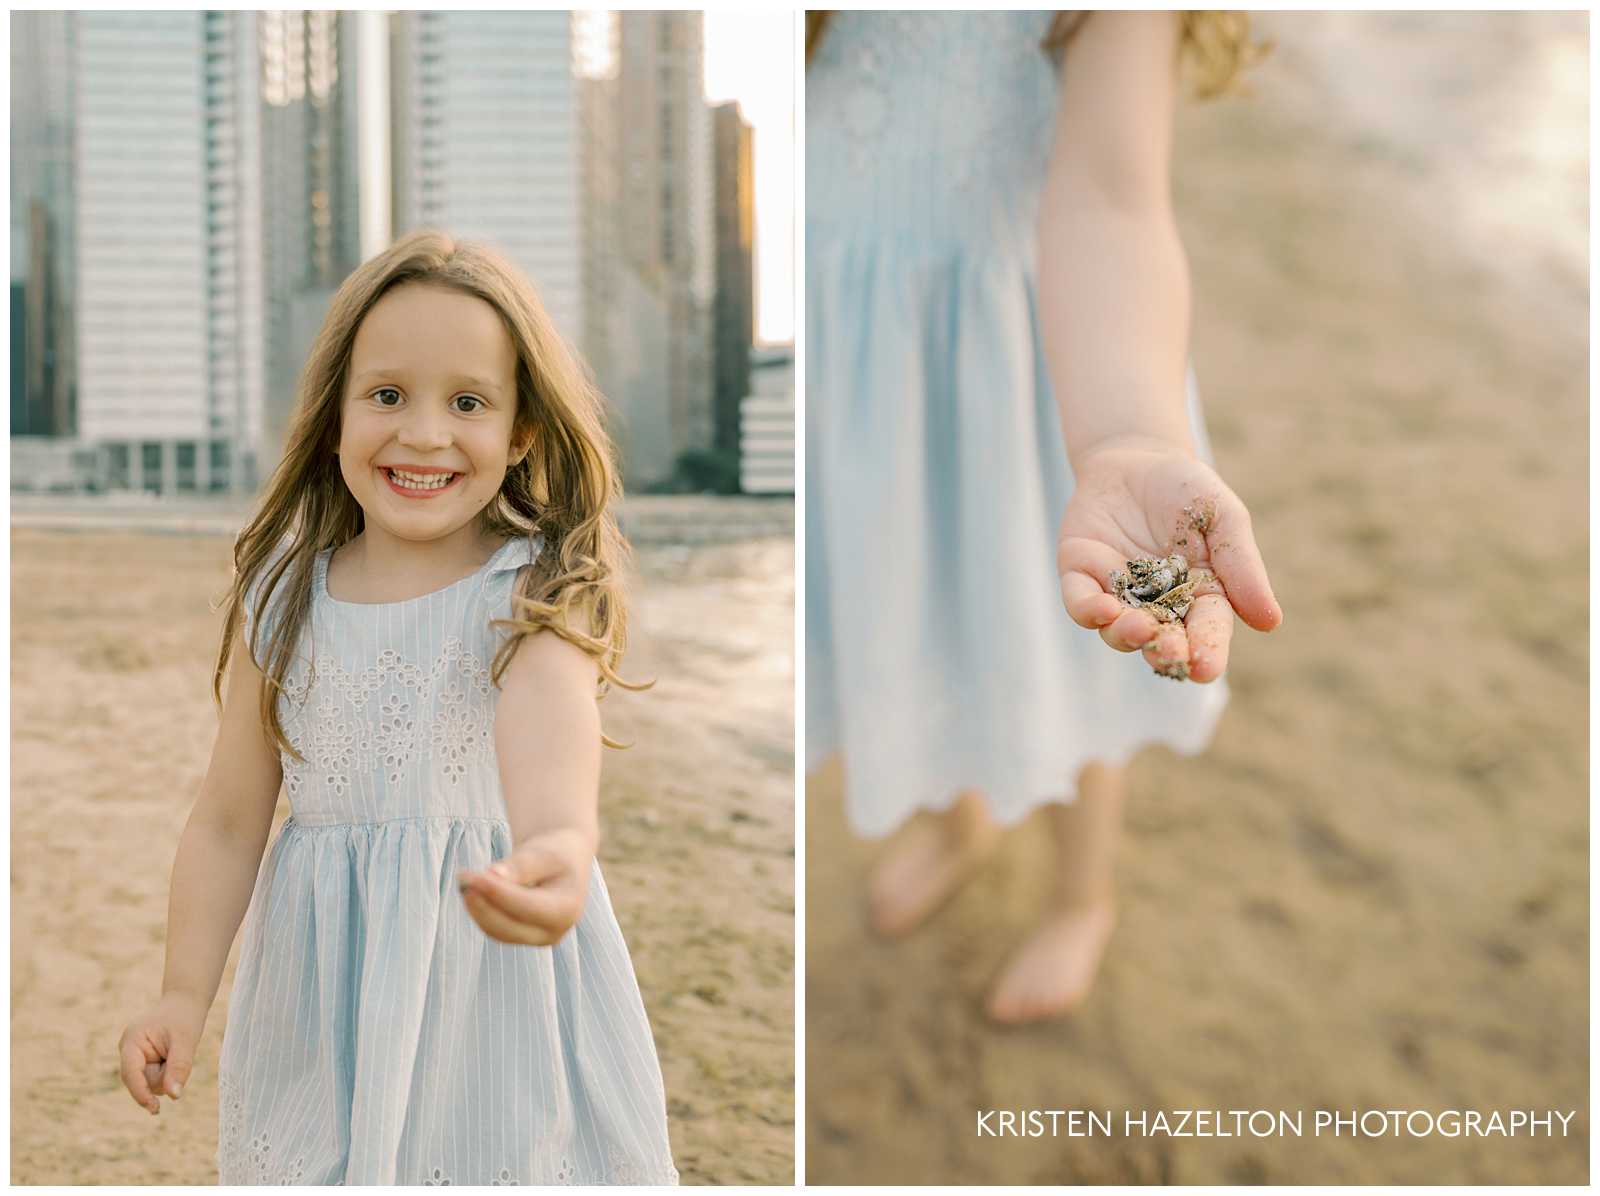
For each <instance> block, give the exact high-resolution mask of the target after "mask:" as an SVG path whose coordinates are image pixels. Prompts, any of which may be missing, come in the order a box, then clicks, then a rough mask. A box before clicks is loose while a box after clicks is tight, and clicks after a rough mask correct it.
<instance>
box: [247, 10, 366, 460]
mask: <svg viewBox="0 0 1600 1196" xmlns="http://www.w3.org/2000/svg"><path fill="white" fill-rule="evenodd" d="M358 19H359V18H358V16H357V14H355V13H349V12H346V13H334V12H325V11H319V12H304V11H293V12H289V11H276V12H263V13H261V14H260V16H259V29H260V41H261V72H262V74H261V78H262V140H263V162H264V166H265V177H266V179H267V180H268V185H267V187H266V188H265V193H264V219H265V228H264V237H265V244H266V270H267V287H266V294H267V303H266V321H267V332H266V340H267V350H266V360H267V370H266V403H265V407H266V411H265V422H266V427H267V432H266V449H265V453H266V456H267V457H268V458H275V457H276V456H277V453H278V452H279V451H280V450H281V446H282V444H283V440H284V435H285V432H286V431H287V428H288V421H289V417H290V415H291V413H292V411H293V403H294V399H295V388H296V384H297V382H298V380H299V376H300V371H301V369H302V368H303V366H304V364H305V360H306V356H307V354H308V353H309V352H310V349H311V344H312V342H313V340H314V339H315V338H316V334H317V331H318V329H319V328H320V327H321V324H322V320H323V318H324V317H325V316H326V314H327V309H328V304H329V302H330V300H331V299H332V297H333V293H334V291H336V290H337V289H338V287H339V284H340V283H342V282H343V281H344V279H345V277H346V276H347V275H348V274H349V273H350V271H352V270H354V269H355V268H356V266H358V265H359V264H360V262H361V227H360V181H359V180H360V168H359V161H358V157H357V151H358V145H357V141H358V138H357V101H358V96H357V66H356V44H357V36H358V35H357V21H358Z"/></svg>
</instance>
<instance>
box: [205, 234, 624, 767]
mask: <svg viewBox="0 0 1600 1196" xmlns="http://www.w3.org/2000/svg"><path fill="white" fill-rule="evenodd" d="M408 283H424V284H428V285H431V286H442V287H449V288H452V289H454V290H457V291H460V292H462V293H463V294H467V295H472V296H475V297H476V298H478V299H482V300H483V301H484V302H486V303H488V304H489V305H490V306H491V307H493V308H494V309H495V310H496V311H497V312H498V313H499V315H500V318H501V320H502V321H503V322H504V324H505V328H506V332H507V333H508V334H509V335H510V337H511V342H512V345H513V346H514V347H515V349H516V353H517V412H516V417H515V420H514V430H513V433H512V440H513V441H514V442H515V443H518V444H522V443H528V444H529V445H530V448H529V451H528V452H527V453H526V454H525V455H524V456H523V458H522V460H521V461H519V462H518V463H517V464H515V465H513V466H511V467H510V468H509V469H507V470H506V476H505V480H504V481H503V482H502V483H501V486H500V493H499V494H498V495H497V496H496V499H495V501H494V502H492V503H490V504H489V505H488V506H487V507H485V508H484V510H483V512H482V513H481V514H480V515H479V516H478V520H479V530H480V531H481V532H482V533H483V534H484V535H485V536H486V537H494V536H521V537H529V538H531V537H533V536H540V537H542V538H543V541H544V550H543V551H542V552H541V553H540V554H539V556H538V559H537V560H536V561H535V562H534V565H533V568H532V569H531V570H530V576H529V577H528V578H527V580H526V581H525V582H524V583H523V585H522V587H521V589H520V590H519V591H518V592H517V593H516V594H515V595H514V596H513V600H512V610H513V617H512V618H510V619H496V620H494V625H495V626H503V627H508V628H510V629H511V631H512V634H511V636H510V637H509V638H508V639H507V640H506V642H505V643H504V644H503V645H502V646H501V647H500V649H499V651H498V652H497V653H496V654H495V657H494V660H493V662H492V663H491V666H490V678H491V681H492V682H493V683H494V684H495V685H498V684H499V683H500V678H501V676H502V675H503V674H504V673H505V670H506V668H507V666H509V665H510V663H511V657H512V655H513V654H514V653H515V652H516V650H517V646H518V645H519V644H520V643H521V640H522V637H523V636H524V635H531V634H534V633H536V632H540V631H551V632H554V633H555V634H556V635H559V636H560V637H561V638H562V639H564V640H567V641H568V642H570V643H573V644H576V645H577V646H578V647H579V648H581V649H583V651H584V652H586V653H588V654H589V655H590V656H591V657H593V658H594V660H595V662H596V664H597V665H598V667H599V672H600V681H599V692H600V694H602V695H603V694H604V693H605V691H606V688H607V686H608V684H616V685H619V686H621V687H622V688H624V689H642V688H645V686H641V685H633V684H630V683H629V682H626V681H624V680H623V679H622V678H621V677H619V676H618V675H617V672H616V667H617V664H618V663H619V661H620V660H621V658H622V653H623V649H624V647H625V646H626V643H627V635H626V624H627V617H626V612H625V610H624V605H623V598H622V582H621V577H620V573H621V571H622V569H623V567H624V566H625V564H626V562H627V560H628V545H627V542H626V541H625V540H624V539H623V538H622V533H621V532H620V530H619V529H618V527H617V522H616V517H615V515H614V514H613V513H612V504H613V503H614V502H615V501H616V500H617V499H619V498H620V497H621V493H622V487H621V483H620V480H619V477H618V472H617V468H616V462H615V455H614V449H613V447H612V444H611V439H610V437H609V436H608V435H607V433H606V430H605V419H604V416H605V405H604V400H603V399H602V398H601V396H600V394H599V392H598V391H597V390H596V389H595V387H594V385H593V383H592V382H591V381H590V379H589V377H588V375H587V373H586V371H585V370H584V368H583V367H582V366H581V364H580V363H579V361H578V359H577V358H576V357H575V356H574V355H573V353H572V352H571V351H570V350H569V349H568V348H567V346H566V345H565V343H563V341H562V339H561V337H560V335H559V334H558V333H557V332H556V330H555V326H554V324H553V323H552V322H551V320H550V317H549V316H548V315H547V314H546V313H545V310H544V307H543V305H542V304H541V303H540V302H539V299H538V296H537V295H536V294H535V293H534V290H533V287H532V286H531V285H530V284H529V283H528V281H527V279H526V278H524V277H523V276H522V275H521V274H520V273H519V272H518V271H517V269H516V268H515V267H514V266H512V265H510V264H509V263H508V262H507V261H505V259H503V258H502V257H500V256H499V255H498V254H497V253H495V252H494V251H493V250H491V249H489V248H487V247H486V246H483V245H479V244H474V243H472V242H467V241H457V240H455V239H454V238H452V237H449V236H447V235H445V234H444V233H440V232H431V231H424V232H416V233H412V234H410V235H409V236H406V237H403V238H402V239H401V240H399V241H397V242H396V243H395V244H394V245H393V246H391V247H390V248H389V249H387V250H385V251H384V252H383V253H380V254H378V255H377V256H376V257H374V258H372V259H371V260H370V261H367V262H365V263H364V264H362V265H361V266H360V267H358V268H357V269H356V270H355V271H354V272H353V273H352V274H351V275H350V277H348V278H347V279H345V281H344V285H343V286H341V287H340V288H339V290H338V292H337V293H336V294H335V295H334V297H333V301H332V303H331V304H330V306H329V309H328V316H327V319H326V320H324V321H323V325H322V331H321V332H320V333H319V334H318V336H317V339H316V343H315V344H313V345H312V347H311V354H310V356H309V358H308V359H307V361H306V366H305V370H304V372H303V373H302V374H301V377H300V386H299V393H298V396H297V399H296V403H295V411H294V416H293V419H292V421H291V423H290V425H289V432H288V437H287V443H286V444H285V446H284V452H283V458H282V460H281V461H280V462H279V464H278V467H277V469H276V470H274V472H273V474H272V477H271V479H270V480H269V481H268V483H267V488H266V491H265V494H264V495H263V497H262V499H261V502H260V505H259V506H258V508H257V510H256V513H255V515H254V517H253V518H252V519H251V520H250V522H249V523H248V524H247V525H246V526H245V528H244V530H243V531H241V532H240V533H239V537H238V539H237V540H236V541H235V543H234V548H233V562H234V577H233V583H232V587H231V589H230V591H229V593H228V596H227V598H226V599H225V600H224V602H225V610H226V614H225V616H224V620H223V629H222V647H221V649H220V651H219V652H218V654H217V666H216V670H215V673H214V674H213V676H212V684H211V690H212V697H213V699H214V700H215V701H216V703H217V705H218V706H219V707H220V706H221V704H222V680H223V675H224V674H225V673H226V671H227V667H228V657H229V655H230V653H231V651H232V647H233V637H234V634H235V631H236V629H237V627H238V625H239V620H240V617H241V615H242V612H243V608H244V604H245V602H246V601H247V600H248V596H249V595H250V593H251V592H252V588H253V587H255V585H256V581H257V579H258V577H260V578H261V585H260V586H259V588H258V590H257V592H258V595H259V596H258V598H257V599H256V605H255V609H254V610H253V611H252V612H251V613H252V615H253V616H254V626H253V628H252V633H251V636H250V640H251V642H250V643H249V644H248V645H247V647H248V649H249V652H250V655H251V657H252V659H254V661H255V662H256V665H257V667H258V668H260V670H261V672H262V673H263V675H264V676H265V678H266V681H267V684H266V685H264V686H263V687H262V694H261V721H262V725H263V726H264V727H266V728H267V730H268V732H269V733H270V735H271V736H272V738H273V739H274V740H275V741H276V742H277V744H278V745H279V746H280V747H281V748H283V749H284V750H286V751H288V752H290V753H292V754H293V755H294V756H295V758H296V759H301V758H302V757H301V756H300V753H299V752H297V751H296V750H295V748H294V746H293V745H292V744H290V742H289V740H288V737H287V736H286V734H285V733H284V729H283V723H282V721H281V720H280V718H279V715H278V702H277V698H278V695H279V694H280V693H281V692H282V691H283V683H284V678H285V676H286V675H287V673H288V670H289V666H290V663H291V661H292V660H293V657H294V652H295V646H296V645H297V643H298V642H299V638H300V632H301V629H302V628H303V626H304V625H305V621H306V618H307V617H308V615H309V613H310V609H311V590H312V576H313V566H314V563H315V559H316V555H317V553H319V552H321V551H322V550H323V549H325V548H337V547H339V546H340V545H342V544H345V543H347V542H348V541H349V540H351V539H352V538H353V537H355V536H356V535H357V534H358V533H359V532H360V531H361V529H362V526H363V517H362V511H361V507H360V506H359V505H358V504H357V503H356V500H355V497H354V496H353V495H352V494H351V493H350V490H349V488H348V487H347V486H346V485H345V483H344V477H343V475H342V474H341V473H340V471H339V464H338V457H337V456H336V455H335V450H337V449H338V447H339V432H340V415H341V409H342V407H343V403H344V389H345V382H346V379H347V375H348V372H349V368H350V355H351V350H352V347H353V346H354V343H355V338H356V330H357V329H358V328H360V326H361V322H362V320H364V319H365V318H366V316H367V313H368V312H369V311H371V310H372V308H373V305H374V304H376V303H377V302H378V300H379V299H381V298H382V297H383V296H384V295H385V294H387V293H388V292H389V291H391V290H393V289H394V288H395V287H398V286H401V285H404V284H408ZM285 539H287V540H288V541H289V544H288V548H287V550H286V551H284V552H283V553H282V554H281V556H277V553H278V546H279V545H280V544H281V543H282V542H283V541H284V540H285ZM275 557H276V558H277V559H276V563H274V558H275ZM269 566H270V573H267V574H266V575H265V576H264V577H263V576H262V575H263V573H265V572H266V571H267V570H268V567H269ZM280 587H282V588H283V591H284V592H283V596H282V599H281V601H280V603H279V604H278V608H277V609H278V612H279V613H278V615H277V617H276V618H275V619H273V620H271V622H270V626H271V631H270V633H269V634H268V635H267V637H266V642H265V643H263V642H261V641H262V627H263V626H264V625H267V620H266V617H265V616H266V613H267V611H268V610H269V609H270V607H271V604H272V602H273V595H274V593H275V591H277V590H278V589H279V588H280ZM519 608H520V609H519ZM605 742H606V743H607V744H608V745H609V746H612V747H615V746H618V745H617V744H615V743H613V742H612V741H611V740H609V739H607V740H605Z"/></svg>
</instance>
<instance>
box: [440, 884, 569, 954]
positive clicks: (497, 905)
mask: <svg viewBox="0 0 1600 1196" xmlns="http://www.w3.org/2000/svg"><path fill="white" fill-rule="evenodd" d="M499 883H500V884H502V885H503V884H505V882H504V881H501V882H499ZM462 898H463V900H464V901H465V902H466V905H467V912H468V913H470V914H471V915H472V918H473V920H474V921H475V922H477V923H478V925H479V926H481V927H482V928H483V931H484V933H485V934H487V935H489V936H490V937H491V938H495V939H499V940H500V941H501V942H503V943H520V944H523V945H526V946H530V947H548V946H550V945H551V944H552V943H554V942H556V941H557V940H558V939H560V938H561V936H562V935H563V934H565V933H566V932H567V931H568V930H570V929H571V928H572V925H573V923H574V922H576V921H577V913H576V910H575V909H574V908H573V907H574V904H575V903H574V902H573V901H572V899H571V898H570V897H569V896H567V895H564V894H560V893H557V892H554V891H552V890H549V889H521V890H519V891H517V892H516V893H515V894H506V893H503V892H499V891H495V892H494V894H493V896H490V895H489V892H487V891H486V889H485V888H483V887H480V886H478V885H473V886H472V887H471V888H469V889H466V890H464V891H463V893H462ZM508 907H509V908H508Z"/></svg>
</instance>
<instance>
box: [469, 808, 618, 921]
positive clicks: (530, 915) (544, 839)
mask: <svg viewBox="0 0 1600 1196" xmlns="http://www.w3.org/2000/svg"><path fill="white" fill-rule="evenodd" d="M593 862H594V849H593V847H592V846H591V845H590V843H589V842H588V841H587V840H586V839H585V838H584V836H583V835H582V834H581V833H579V832H577V831H573V830H560V831H551V832H548V833H546V834H542V835H536V836H533V837H531V838H529V839H527V840H526V841H525V842H524V843H523V844H522V846H520V847H518V848H517V849H516V850H515V851H513V852H512V853H511V854H510V855H508V856H506V858H505V859H503V860H498V861H496V862H495V863H493V864H491V865H489V867H487V868H485V869H482V870H481V871H463V872H459V873H457V874H456V879H457V881H458V883H459V884H460V886H461V896H462V899H463V900H464V901H465V902H466V904H467V912H468V913H470V914H471V915H472V920H473V921H474V922H476V923H477V924H478V925H479V926H480V927H482V928H483V932H484V933H485V934H487V935H488V936H489V937H490V938H492V939H497V940H498V941H500V942H502V943H513V944H524V945H527V946H530V947H548V946H550V945H551V944H552V943H555V942H557V941H559V940H560V938H561V936H562V935H564V934H566V932H567V931H568V930H570V929H572V927H573V926H574V925H575V924H576V923H577V921H578V919H579V918H580V917H581V916H582V914H583V902H584V898H585V897H586V896H587V895H588V891H589V871H590V865H591V864H592V863H593Z"/></svg>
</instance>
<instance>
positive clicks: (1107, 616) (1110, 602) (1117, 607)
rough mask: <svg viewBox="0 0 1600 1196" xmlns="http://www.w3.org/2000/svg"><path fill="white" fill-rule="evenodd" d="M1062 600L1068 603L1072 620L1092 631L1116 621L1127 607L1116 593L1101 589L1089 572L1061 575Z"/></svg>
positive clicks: (1068, 611) (1068, 612)
mask: <svg viewBox="0 0 1600 1196" xmlns="http://www.w3.org/2000/svg"><path fill="white" fill-rule="evenodd" d="M1061 600H1062V602H1064V603H1065V604H1066V607H1067V614H1068V615H1070V616H1071V617H1072V621H1073V622H1074V623H1076V624H1077V625H1078V626H1079V627H1087V628H1089V629H1090V630H1091V631H1093V630H1097V629H1099V628H1101V627H1105V626H1107V625H1108V624H1110V623H1113V622H1115V621H1116V618H1117V616H1118V615H1119V614H1121V613H1122V612H1123V611H1124V610H1126V609H1127V608H1126V607H1124V606H1123V605H1122V603H1120V602H1118V601H1117V599H1116V597H1115V596H1114V595H1111V594H1108V593H1106V592H1105V590H1103V589H1101V588H1100V583H1099V582H1098V581H1096V580H1095V579H1094V578H1092V577H1090V576H1089V575H1088V574H1087V573H1077V572H1073V573H1063V574H1062V575H1061Z"/></svg>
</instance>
